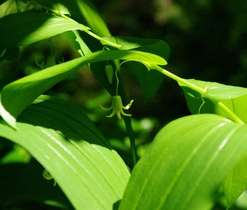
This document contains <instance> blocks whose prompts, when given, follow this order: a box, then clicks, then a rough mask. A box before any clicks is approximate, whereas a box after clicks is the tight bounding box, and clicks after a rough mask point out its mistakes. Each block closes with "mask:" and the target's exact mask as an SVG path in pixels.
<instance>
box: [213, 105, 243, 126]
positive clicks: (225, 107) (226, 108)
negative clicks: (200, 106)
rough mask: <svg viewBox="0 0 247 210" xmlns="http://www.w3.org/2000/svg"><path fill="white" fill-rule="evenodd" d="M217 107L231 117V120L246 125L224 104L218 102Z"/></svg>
mask: <svg viewBox="0 0 247 210" xmlns="http://www.w3.org/2000/svg"><path fill="white" fill-rule="evenodd" d="M217 105H218V106H219V107H220V108H221V110H223V111H224V112H225V113H226V114H227V115H228V116H229V119H231V120H232V121H234V122H236V123H238V124H242V125H244V122H243V121H242V120H241V119H240V118H239V117H238V116H237V115H235V114H234V113H233V112H232V111H231V110H230V109H229V108H228V107H227V106H226V105H225V104H223V103H222V102H218V103H217Z"/></svg>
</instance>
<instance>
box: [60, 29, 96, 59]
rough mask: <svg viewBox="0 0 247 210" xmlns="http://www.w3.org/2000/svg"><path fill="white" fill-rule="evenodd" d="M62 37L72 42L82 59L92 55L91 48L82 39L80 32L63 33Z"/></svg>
mask: <svg viewBox="0 0 247 210" xmlns="http://www.w3.org/2000/svg"><path fill="white" fill-rule="evenodd" d="M62 35H63V36H64V37H66V38H67V39H68V40H69V41H70V42H71V44H72V45H73V47H74V48H75V49H76V50H77V51H78V52H79V54H80V55H81V56H82V57H83V56H86V55H90V54H91V53H92V52H91V50H90V49H89V47H88V46H87V45H86V43H85V42H84V41H83V40H82V38H81V37H80V35H79V33H78V31H67V32H65V33H63V34H62Z"/></svg>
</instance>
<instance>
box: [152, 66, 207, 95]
mask: <svg viewBox="0 0 247 210" xmlns="http://www.w3.org/2000/svg"><path fill="white" fill-rule="evenodd" d="M155 70H157V71H159V72H161V73H162V74H164V75H166V76H168V77H170V78H171V79H173V80H175V81H177V82H178V83H181V84H184V85H186V86H187V87H189V88H191V89H192V90H195V91H196V92H198V93H200V94H201V95H202V96H203V95H204V94H205V93H206V90H205V89H203V88H200V87H198V86H196V85H194V84H192V83H190V82H188V80H185V79H183V78H181V77H179V76H177V75H175V74H173V73H171V72H169V71H167V70H165V69H163V68H161V67H160V66H156V68H155Z"/></svg>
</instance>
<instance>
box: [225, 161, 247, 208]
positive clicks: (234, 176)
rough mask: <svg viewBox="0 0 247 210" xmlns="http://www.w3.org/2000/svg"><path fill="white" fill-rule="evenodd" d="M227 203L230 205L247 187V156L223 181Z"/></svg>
mask: <svg viewBox="0 0 247 210" xmlns="http://www.w3.org/2000/svg"><path fill="white" fill-rule="evenodd" d="M223 189H224V194H225V197H226V201H227V202H226V204H227V206H228V207H230V206H231V205H232V204H233V203H234V202H235V201H236V199H237V198H238V197H239V196H240V195H241V194H242V193H243V191H244V190H246V189H247V157H244V158H243V159H242V160H241V161H240V162H239V163H238V164H237V165H236V166H235V167H234V168H233V170H232V171H231V172H230V174H229V175H228V176H227V178H226V179H225V180H224V182H223Z"/></svg>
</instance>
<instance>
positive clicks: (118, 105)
mask: <svg viewBox="0 0 247 210" xmlns="http://www.w3.org/2000/svg"><path fill="white" fill-rule="evenodd" d="M133 102H134V100H131V101H130V102H129V104H127V105H126V106H124V105H123V102H122V98H121V96H120V95H115V96H113V97H112V103H111V106H110V107H109V108H104V107H103V106H101V105H100V107H101V108H102V109H103V110H106V111H110V110H112V112H111V114H110V115H108V116H106V117H113V116H114V115H115V114H116V115H117V118H118V119H119V120H121V115H123V116H126V117H131V116H132V115H131V114H127V113H125V112H124V110H128V109H129V108H130V107H131V105H132V103H133Z"/></svg>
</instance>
